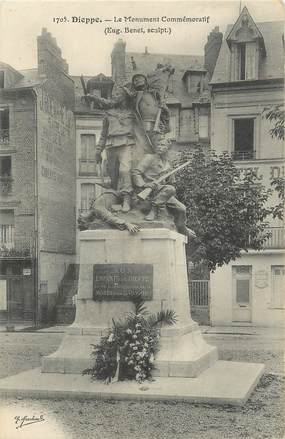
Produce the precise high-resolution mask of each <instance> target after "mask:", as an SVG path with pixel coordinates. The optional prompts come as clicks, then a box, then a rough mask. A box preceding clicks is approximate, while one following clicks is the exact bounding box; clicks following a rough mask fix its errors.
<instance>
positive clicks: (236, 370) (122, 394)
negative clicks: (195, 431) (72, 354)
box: [0, 361, 265, 405]
mask: <svg viewBox="0 0 285 439" xmlns="http://www.w3.org/2000/svg"><path fill="white" fill-rule="evenodd" d="M264 368H265V367H264V365H263V364H257V363H238V362H229V361H217V362H216V363H215V364H214V365H213V366H211V367H210V368H208V369H207V370H205V371H204V372H202V373H201V374H200V375H199V376H198V377H197V378H174V377H158V378H155V380H154V381H152V382H148V381H146V382H144V383H143V384H138V383H136V382H133V381H122V382H117V383H113V384H111V385H106V384H104V383H102V382H99V381H93V382H92V381H91V379H90V376H81V375H78V374H62V373H48V374H47V373H41V370H40V368H38V369H32V370H29V371H25V372H22V373H20V374H18V375H14V376H10V377H7V378H3V379H1V380H0V395H3V396H6V397H7V396H23V397H35V398H74V399H118V400H119V399H120V400H124V399H126V400H131V399H135V400H166V401H169V400H174V401H187V402H195V403H197V402H201V403H207V404H231V405H242V404H244V403H245V402H246V401H247V399H248V397H249V396H250V394H251V392H252V391H253V389H254V388H255V386H256V385H257V383H258V381H259V379H260V378H261V376H262V374H263V372H264Z"/></svg>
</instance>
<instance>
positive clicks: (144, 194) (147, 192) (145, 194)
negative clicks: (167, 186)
mask: <svg viewBox="0 0 285 439" xmlns="http://www.w3.org/2000/svg"><path fill="white" fill-rule="evenodd" d="M191 161H192V160H188V161H187V162H185V163H182V165H179V166H177V168H174V169H172V170H171V171H168V172H167V173H166V174H164V175H162V176H161V177H159V178H158V179H157V180H154V181H153V182H154V183H156V184H159V183H161V182H162V181H163V180H165V179H166V178H168V177H170V176H171V175H173V174H175V173H176V172H177V171H180V169H183V168H185V166H187V165H189V163H191ZM152 191H153V189H152V188H150V187H147V188H145V189H144V190H143V191H141V192H140V193H139V194H138V197H139V198H140V199H141V200H146V199H147V198H148V197H149V195H150V194H151V192H152Z"/></svg>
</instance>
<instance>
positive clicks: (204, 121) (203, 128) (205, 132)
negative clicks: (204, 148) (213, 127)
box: [199, 114, 209, 139]
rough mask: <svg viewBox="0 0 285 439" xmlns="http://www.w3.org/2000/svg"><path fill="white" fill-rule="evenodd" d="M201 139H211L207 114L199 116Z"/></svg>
mask: <svg viewBox="0 0 285 439" xmlns="http://www.w3.org/2000/svg"><path fill="white" fill-rule="evenodd" d="M199 138H200V139H208V138H209V117H208V115H207V114H205V115H204V114H200V115H199Z"/></svg>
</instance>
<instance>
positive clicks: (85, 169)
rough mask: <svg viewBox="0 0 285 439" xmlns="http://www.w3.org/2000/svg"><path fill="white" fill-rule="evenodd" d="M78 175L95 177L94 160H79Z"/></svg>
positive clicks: (95, 167)
mask: <svg viewBox="0 0 285 439" xmlns="http://www.w3.org/2000/svg"><path fill="white" fill-rule="evenodd" d="M79 175H94V176H97V163H96V161H95V159H79Z"/></svg>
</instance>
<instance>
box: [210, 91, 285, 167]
mask: <svg viewBox="0 0 285 439" xmlns="http://www.w3.org/2000/svg"><path fill="white" fill-rule="evenodd" d="M282 102H283V89H282V88H281V87H277V88H276V87H273V88H266V87H264V88H263V89H262V88H254V87H252V88H245V87H243V88H241V89H240V90H238V89H236V90H234V89H233V88H231V89H227V90H226V91H218V90H217V89H215V88H214V89H213V100H212V108H211V112H212V121H211V126H212V127H211V147H212V148H214V149H216V150H217V151H219V152H222V151H228V152H229V153H230V152H231V151H233V145H234V144H233V142H234V138H233V122H232V120H233V119H234V118H236V117H238V116H248V117H254V118H256V124H255V125H256V126H255V149H256V154H257V156H256V158H257V159H264V158H280V157H282V153H283V144H282V142H281V141H278V140H276V139H272V137H271V136H270V133H269V129H270V128H272V127H273V125H272V124H270V123H269V122H268V121H267V120H266V119H264V118H262V114H261V113H262V111H263V109H264V108H265V107H268V106H271V105H275V104H280V103H282Z"/></svg>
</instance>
